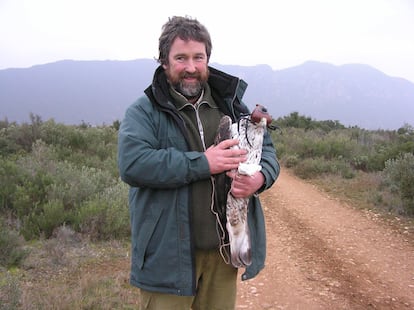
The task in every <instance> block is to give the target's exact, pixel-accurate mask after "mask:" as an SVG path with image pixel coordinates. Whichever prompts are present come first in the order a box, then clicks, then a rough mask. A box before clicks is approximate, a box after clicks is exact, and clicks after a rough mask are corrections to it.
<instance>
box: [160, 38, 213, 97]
mask: <svg viewBox="0 0 414 310" xmlns="http://www.w3.org/2000/svg"><path fill="white" fill-rule="evenodd" d="M163 67H164V69H165V72H166V74H167V77H168V80H169V81H170V83H171V84H172V86H173V87H174V88H175V89H176V90H177V91H178V92H179V93H181V94H182V95H183V96H184V97H187V98H196V97H198V96H199V95H200V94H201V91H202V89H203V88H204V85H205V83H207V79H208V74H209V72H208V61H207V54H206V47H205V45H204V43H201V42H197V41H191V40H190V41H184V40H181V39H180V38H176V39H175V40H174V42H173V44H172V46H171V50H170V53H169V55H168V64H166V65H163Z"/></svg>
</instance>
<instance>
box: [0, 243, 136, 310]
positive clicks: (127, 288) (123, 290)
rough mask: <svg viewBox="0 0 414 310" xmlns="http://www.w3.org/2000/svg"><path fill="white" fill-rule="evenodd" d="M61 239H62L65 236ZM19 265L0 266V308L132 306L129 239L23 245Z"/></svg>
mask: <svg viewBox="0 0 414 310" xmlns="http://www.w3.org/2000/svg"><path fill="white" fill-rule="evenodd" d="M65 238H66V239H65ZM28 247H29V248H30V255H29V256H28V257H27V259H26V260H25V261H24V263H23V264H22V266H21V267H20V268H17V269H14V271H13V272H11V271H10V270H0V278H1V279H2V280H1V281H0V305H1V306H0V309H1V310H3V309H9V310H13V309H24V310H26V309H31V310H32V309H59V310H61V309H62V310H65V309H68V310H69V309H70V310H73V309H103V310H105V309H136V308H137V307H138V303H137V302H138V297H139V291H138V290H137V289H136V288H134V287H132V286H131V285H130V284H129V268H130V259H129V241H108V242H101V243H91V242H90V241H88V240H87V239H84V240H83V239H80V237H78V236H77V237H76V238H75V236H72V237H70V238H68V237H67V236H66V237H63V238H62V237H61V236H57V237H55V238H52V239H48V240H42V241H37V242H34V243H32V244H30V245H28Z"/></svg>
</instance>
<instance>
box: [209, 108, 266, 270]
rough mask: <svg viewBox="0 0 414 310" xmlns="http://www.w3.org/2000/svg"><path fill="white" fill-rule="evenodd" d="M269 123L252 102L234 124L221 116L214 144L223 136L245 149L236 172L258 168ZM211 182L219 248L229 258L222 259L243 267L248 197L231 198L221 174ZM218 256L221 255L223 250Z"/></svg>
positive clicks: (246, 253)
mask: <svg viewBox="0 0 414 310" xmlns="http://www.w3.org/2000/svg"><path fill="white" fill-rule="evenodd" d="M271 122H272V118H271V116H270V115H269V113H268V111H267V109H266V108H265V107H264V106H262V105H256V107H255V109H254V110H253V112H252V113H251V114H248V115H243V116H242V117H240V119H239V120H238V121H237V122H236V123H232V119H231V118H230V117H229V116H227V115H225V116H223V117H222V118H221V120H220V124H219V128H218V131H217V135H216V139H215V144H218V143H220V142H221V141H223V140H226V139H238V140H239V144H238V145H237V146H234V147H235V148H240V149H244V150H246V151H247V160H246V161H245V162H243V163H241V164H240V165H239V167H238V169H237V171H235V172H236V173H238V174H243V175H253V174H254V173H255V172H257V171H260V170H261V166H260V160H261V155H262V144H263V135H264V133H265V131H266V128H271V127H270V124H271ZM215 184H216V190H217V195H216V196H217V200H216V204H217V206H216V212H217V214H218V217H219V219H220V223H219V224H220V227H223V228H224V227H225V229H223V230H224V234H222V238H221V241H222V242H221V247H220V250H221V251H222V249H223V248H224V249H225V251H224V252H225V254H226V256H227V257H229V258H228V259H225V261H227V262H229V263H231V264H232V265H233V266H234V267H236V268H239V267H247V266H249V265H250V264H251V262H252V255H251V241H250V232H249V225H248V221H247V212H248V203H249V199H250V198H249V197H246V198H236V197H234V196H233V195H232V193H231V191H230V188H231V179H230V178H228V177H227V176H226V175H225V174H224V173H223V174H220V175H217V176H216V180H215ZM229 252H230V253H229ZM222 256H223V258H224V255H223V253H222Z"/></svg>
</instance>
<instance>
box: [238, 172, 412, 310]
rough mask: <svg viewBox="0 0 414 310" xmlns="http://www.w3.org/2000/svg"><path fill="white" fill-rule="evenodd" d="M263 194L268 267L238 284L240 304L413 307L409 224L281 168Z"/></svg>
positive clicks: (250, 306)
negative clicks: (347, 200)
mask: <svg viewBox="0 0 414 310" xmlns="http://www.w3.org/2000/svg"><path fill="white" fill-rule="evenodd" d="M261 200H262V204H263V207H264V209H265V215H266V225H267V227H266V229H267V245H268V246H267V249H268V250H267V252H268V253H267V259H266V267H265V269H264V270H263V271H262V272H261V273H260V274H259V275H258V276H257V277H256V278H254V279H252V280H249V281H246V282H239V284H238V286H239V288H238V289H239V293H238V300H237V309H307V310H312V309H414V243H413V236H412V232H410V231H409V228H408V227H405V228H404V227H400V226H398V227H395V225H393V224H390V223H388V222H386V221H384V220H383V219H382V218H381V217H380V216H378V215H376V214H374V213H372V212H369V211H362V210H358V209H356V208H353V207H351V206H349V205H347V204H345V203H343V202H341V201H339V200H338V199H335V198H332V197H329V196H328V195H327V194H326V193H324V192H322V191H320V190H318V189H317V188H316V187H315V186H313V185H312V184H310V183H306V182H304V181H303V180H300V179H298V178H296V177H294V176H293V175H291V174H290V173H289V172H288V171H286V170H282V172H281V175H280V177H279V179H278V180H277V182H276V184H275V185H274V186H273V187H272V189H270V190H268V191H267V192H265V193H263V194H262V195H261ZM242 271H243V270H241V271H240V273H242Z"/></svg>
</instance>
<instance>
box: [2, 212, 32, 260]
mask: <svg viewBox="0 0 414 310" xmlns="http://www.w3.org/2000/svg"><path fill="white" fill-rule="evenodd" d="M27 254H28V252H27V250H25V249H24V246H23V242H22V240H21V239H20V238H19V235H18V233H17V232H15V231H13V230H10V229H9V228H8V226H7V225H6V223H5V221H4V220H3V219H0V266H3V267H6V268H9V267H12V266H19V265H20V263H21V262H22V261H23V259H24V258H25V257H26V256H27Z"/></svg>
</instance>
